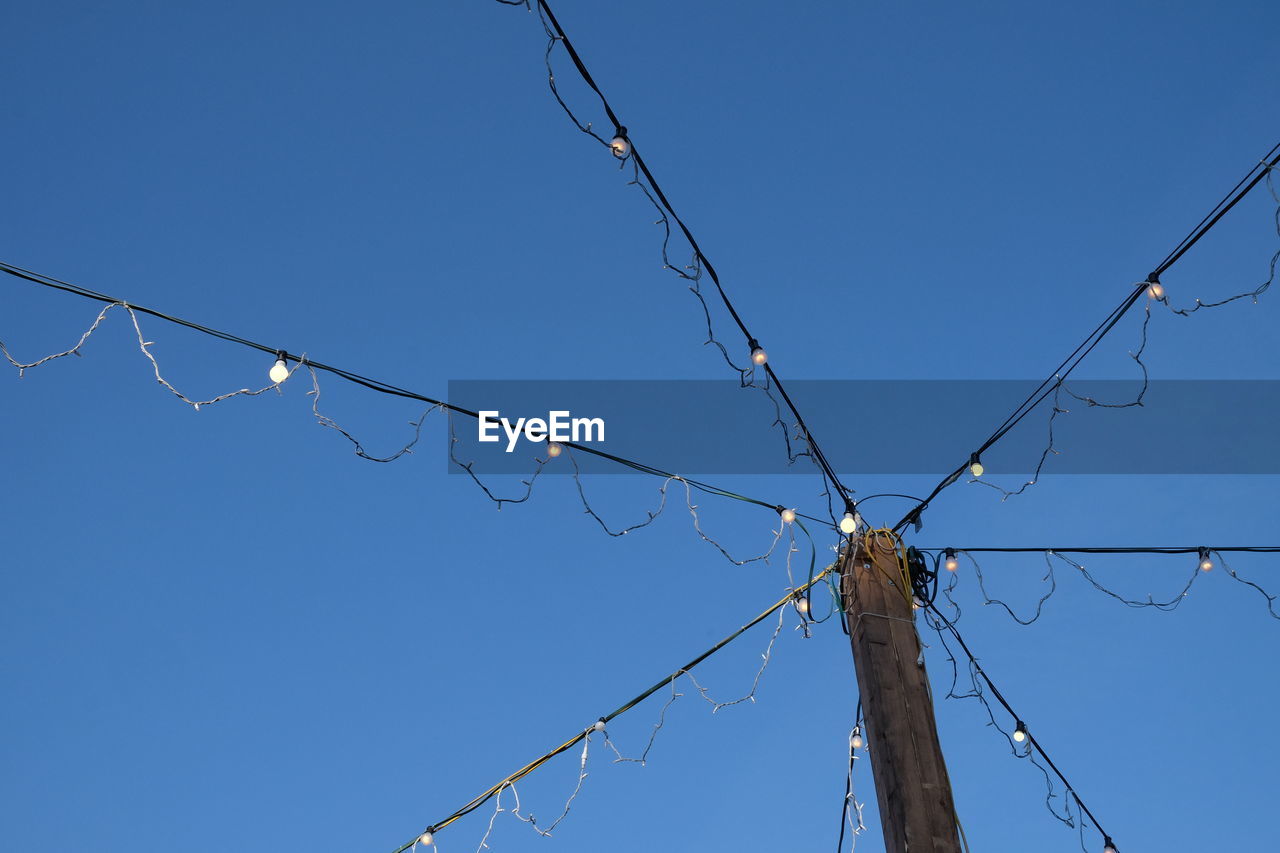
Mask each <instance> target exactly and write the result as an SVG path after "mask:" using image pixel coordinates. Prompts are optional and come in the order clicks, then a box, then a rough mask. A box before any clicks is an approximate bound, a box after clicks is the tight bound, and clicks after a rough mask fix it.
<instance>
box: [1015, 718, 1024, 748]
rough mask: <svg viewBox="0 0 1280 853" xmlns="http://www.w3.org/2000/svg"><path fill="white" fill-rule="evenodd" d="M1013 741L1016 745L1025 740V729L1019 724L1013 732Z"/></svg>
mask: <svg viewBox="0 0 1280 853" xmlns="http://www.w3.org/2000/svg"><path fill="white" fill-rule="evenodd" d="M1013 739H1014V740H1016V741H1017V742H1018V743H1022V742H1023V741H1024V740H1026V739H1027V727H1026V726H1024V725H1023V724H1022V723H1021V722H1019V723H1018V727H1017V728H1016V729H1014V730H1013Z"/></svg>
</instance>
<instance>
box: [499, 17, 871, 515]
mask: <svg viewBox="0 0 1280 853" xmlns="http://www.w3.org/2000/svg"><path fill="white" fill-rule="evenodd" d="M500 2H502V3H503V4H504V5H524V6H525V7H526V8H528V9H530V10H536V11H537V14H538V18H539V21H540V23H541V25H542V29H543V32H544V33H545V35H546V36H547V45H546V49H545V51H544V54H543V59H544V64H545V65H546V69H547V81H548V85H549V86H550V89H551V94H552V96H553V97H554V98H555V100H556V102H557V103H558V104H559V105H560V107H561V109H563V111H564V112H565V114H566V115H567V116H568V117H569V119H570V121H572V122H573V124H574V126H575V127H577V129H578V130H579V131H581V132H582V133H583V134H585V135H587V136H589V137H590V138H592V139H594V140H595V141H596V142H598V143H600V145H601V146H603V147H604V148H606V149H607V150H608V151H609V152H610V153H611V154H612V155H613V156H614V157H616V158H618V159H619V160H621V161H623V162H622V163H621V164H620V166H621V167H625V166H626V165H627V163H628V162H629V163H630V164H631V167H632V176H631V180H630V181H629V185H631V186H635V187H638V188H639V189H640V191H641V192H643V193H644V195H645V196H646V198H647V199H648V200H649V202H650V203H651V204H652V205H653V207H654V208H655V209H656V210H657V212H658V216H659V218H658V221H657V224H659V225H661V226H662V227H663V235H664V236H663V241H662V261H663V267H664V268H665V269H668V270H671V271H672V272H674V273H675V274H676V275H678V276H680V277H681V278H682V279H684V280H685V281H687V282H688V283H689V289H690V291H691V292H692V293H693V295H694V296H695V297H696V298H697V299H698V302H699V304H700V306H701V308H702V312H703V316H704V318H705V320H706V323H707V335H708V340H707V343H709V344H712V345H714V346H716V347H717V348H718V349H719V351H720V353H721V355H722V356H723V357H724V360H725V361H726V363H727V364H728V365H729V366H730V367H731V368H732V369H733V370H735V371H736V372H737V373H738V376H739V380H740V382H741V384H742V385H743V386H744V387H746V386H750V387H756V388H758V389H760V390H762V391H763V392H764V393H765V394H766V395H767V396H768V397H769V399H770V400H771V401H773V404H774V406H775V410H777V411H778V413H779V415H778V417H776V418H775V420H774V425H775V426H779V427H781V430H782V434H783V436H784V439H785V441H786V445H787V455H788V458H789V459H791V461H793V462H794V461H795V460H796V459H797V458H799V457H800V456H808V457H809V458H811V459H812V460H813V462H814V463H815V464H816V465H817V467H818V469H819V471H820V472H821V474H822V477H823V480H824V482H825V483H826V485H827V489H828V491H827V492H826V493H827V494H828V499H830V493H829V490H830V489H834V490H835V492H836V493H837V495H838V496H839V499H840V500H841V501H842V502H843V504H844V505H845V507H846V508H848V509H852V503H851V495H852V492H850V491H849V490H848V489H846V488H845V486H844V485H843V484H842V483H841V481H840V477H839V475H838V474H837V473H836V471H835V469H834V468H833V467H832V466H831V464H830V463H829V462H828V461H827V458H826V456H825V454H824V453H823V452H822V448H821V447H820V446H819V444H818V442H817V440H816V439H815V438H814V436H813V434H812V432H811V431H810V430H809V428H808V426H807V425H806V424H805V421H804V417H803V416H802V415H801V414H800V411H799V409H798V408H797V407H796V405H795V402H794V401H793V400H792V399H791V396H790V395H789V394H788V393H787V390H786V387H785V385H784V384H783V382H782V380H781V379H780V378H779V377H778V375H777V373H776V372H775V371H774V369H773V367H772V366H771V365H770V363H769V357H768V354H767V353H766V351H765V349H764V347H763V346H761V344H760V342H759V340H758V339H757V338H756V337H755V335H753V334H752V332H751V330H750V329H749V328H748V327H747V325H746V322H745V321H744V320H743V319H742V316H741V314H740V313H739V311H738V310H737V308H736V307H735V306H734V304H733V301H732V300H731V299H730V298H729V294H728V292H727V291H726V290H725V288H724V285H723V284H722V283H721V281H720V276H719V274H718V273H717V272H716V269H715V266H714V265H713V264H712V263H711V261H710V260H709V259H708V258H707V256H706V254H705V253H704V252H703V251H702V248H701V247H700V246H699V244H698V241H697V239H696V238H695V237H694V235H693V232H692V231H691V230H690V229H689V227H688V225H687V224H686V223H685V222H684V220H683V219H682V218H681V217H680V215H679V213H677V212H676V210H675V208H674V207H673V206H672V204H671V202H670V200H669V199H668V197H667V194H666V193H665V192H664V191H663V189H662V186H661V185H660V184H659V183H658V181H657V179H656V178H655V177H654V175H653V172H652V171H651V170H650V168H649V166H648V164H647V163H646V162H645V160H644V158H643V157H642V156H641V154H640V151H639V150H638V148H637V147H636V144H635V141H634V140H633V139H632V138H631V134H630V131H629V130H628V128H627V126H626V124H625V123H624V122H623V121H622V120H621V119H620V118H619V117H618V115H617V113H616V112H615V111H614V109H613V107H612V105H611V104H610V103H609V100H608V98H607V97H606V96H605V94H604V92H603V91H601V89H600V87H599V85H598V84H597V83H596V81H595V79H594V78H593V77H592V75H591V72H590V71H588V70H587V67H586V64H585V63H584V62H583V60H582V56H581V55H580V53H579V52H578V50H577V48H576V47H575V46H574V44H573V41H572V40H571V39H570V38H569V36H568V35H567V34H566V33H565V30H564V28H563V27H562V26H561V24H560V22H559V21H558V20H557V19H556V16H555V13H554V12H553V11H552V9H551V6H550V4H549V3H548V2H547V0H528V2H525V3H512V2H507V0H500ZM557 44H559V45H562V46H563V48H564V51H565V53H566V54H567V55H568V57H569V59H570V61H571V62H572V64H573V67H574V69H575V70H576V71H577V73H578V75H579V77H581V79H582V82H583V83H584V84H585V85H586V86H587V87H588V88H589V89H591V91H592V92H594V93H595V95H596V96H597V97H598V98H599V100H600V106H601V108H602V109H603V111H604V113H605V115H606V117H607V118H608V120H609V122H611V124H612V126H613V133H612V134H611V138H609V139H607V140H606V139H605V137H604V136H602V135H601V134H599V133H597V132H596V131H595V130H594V128H593V126H592V123H591V122H584V121H582V120H581V119H579V118H578V116H577V115H576V114H575V113H574V111H573V109H571V108H570V106H569V105H568V103H567V102H566V101H565V99H564V97H563V96H562V95H561V93H560V90H559V88H558V86H557V84H556V75H555V69H554V67H553V65H552V61H551V57H552V53H553V51H554V50H555V47H556V45H557ZM672 223H674V224H675V226H676V228H677V230H679V232H680V234H681V235H682V236H683V238H684V240H685V241H686V242H687V243H688V245H689V248H690V251H691V254H692V258H691V262H690V263H689V264H688V265H685V266H681V265H678V264H673V263H672V262H671V257H670V253H669V248H670V241H671V236H672V234H671V225H672ZM704 272H705V274H706V276H707V277H708V278H709V279H711V282H712V284H713V285H714V286H715V291H716V294H717V295H718V296H719V299H720V302H721V304H722V305H723V306H724V308H725V310H726V311H727V312H728V314H729V316H730V318H731V319H732V320H733V322H734V324H735V325H736V326H737V327H738V329H739V331H741V333H742V335H743V337H744V338H745V341H746V350H747V353H748V356H749V359H748V360H749V361H750V366H746V367H743V366H741V365H739V364H737V363H736V362H735V361H734V360H733V358H732V357H731V356H730V354H729V350H728V348H727V347H726V346H725V345H724V344H723V343H722V342H721V341H719V340H718V339H717V338H716V336H715V331H714V327H713V323H712V319H711V312H710V307H709V306H708V304H707V300H706V297H705V295H704V294H703V293H702V289H701V279H702V275H703V273H704ZM757 368H759V369H762V372H763V373H764V376H765V380H766V381H765V382H764V383H759V384H757V383H756V382H755V381H754V371H755V370H756V369H757ZM771 389H776V390H777V392H778V395H779V396H780V397H781V398H782V402H783V403H784V404H785V405H786V407H787V409H788V410H789V411H790V412H791V415H792V417H793V418H794V419H795V429H796V432H797V437H798V438H799V439H801V440H802V441H803V442H804V443H805V445H806V446H807V448H808V449H807V450H805V451H803V452H801V453H796V452H794V451H793V450H792V448H791V438H790V429H789V427H788V425H787V424H786V423H784V422H783V421H782V418H781V416H780V407H779V404H778V401H777V399H776V398H774V397H773V394H772V391H771ZM833 521H834V518H833Z"/></svg>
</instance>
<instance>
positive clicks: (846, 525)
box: [840, 512, 858, 533]
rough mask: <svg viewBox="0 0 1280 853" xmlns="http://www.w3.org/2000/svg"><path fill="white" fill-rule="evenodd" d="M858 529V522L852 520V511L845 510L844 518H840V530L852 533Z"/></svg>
mask: <svg viewBox="0 0 1280 853" xmlns="http://www.w3.org/2000/svg"><path fill="white" fill-rule="evenodd" d="M857 529H858V522H857V521H855V520H854V518H853V513H851V512H846V513H845V514H844V518H842V519H840V532H841V533H853V532H854V531H855V530H857Z"/></svg>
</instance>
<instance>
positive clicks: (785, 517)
mask: <svg viewBox="0 0 1280 853" xmlns="http://www.w3.org/2000/svg"><path fill="white" fill-rule="evenodd" d="M778 514H779V515H781V516H782V523H783V524H790V523H791V522H793V521H795V520H796V511H795V510H794V509H784V510H783V511H782V512H780V513H778Z"/></svg>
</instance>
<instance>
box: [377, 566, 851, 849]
mask: <svg viewBox="0 0 1280 853" xmlns="http://www.w3.org/2000/svg"><path fill="white" fill-rule="evenodd" d="M834 569H835V565H834V564H833V565H830V566H827V567H826V568H824V569H823V570H822V571H821V572H819V573H818V574H817V575H815V577H814V578H813V580H811V581H810V582H809V584H808V585H806V587H805V588H806V589H807V587H808V586H812V585H813V584H815V583H819V582H820V581H822V580H823V579H824V578H825V577H826V575H827V574H828V573H830V572H832V571H833V570H834ZM802 591H803V590H802ZM793 595H794V593H793V592H789V593H788V594H787V595H785V596H783V597H782V598H781V599H779V600H778V601H777V602H775V603H774V604H773V605H772V606H770V607H769V608H767V609H766V610H765V611H764V612H762V613H760V614H759V615H758V616H756V617H755V618H753V619H751V620H750V621H748V622H747V623H746V624H744V625H743V626H742V627H741V628H739V629H737V630H736V631H734V632H733V633H731V634H729V635H728V636H726V637H725V638H724V639H722V640H720V641H719V642H718V643H716V644H715V645H713V646H712V647H711V648H709V649H707V650H706V651H705V652H703V653H702V654H700V655H698V656H697V657H695V658H693V660H691V661H689V662H688V663H686V664H685V665H684V666H682V667H680V668H679V669H677V670H675V671H674V672H672V673H671V674H669V675H666V676H664V677H663V678H662V679H660V680H659V681H657V682H656V683H654V684H653V685H651V686H650V687H648V688H647V689H645V690H644V691H642V692H641V693H639V694H638V695H636V696H635V697H634V698H632V699H630V700H628V701H627V702H625V703H623V704H622V705H620V706H619V707H618V708H616V709H614V710H613V711H611V712H609V713H608V714H605V715H604V716H602V717H600V718H599V719H598V720H597V721H596V722H595V723H593V724H592V725H590V726H588V727H587V728H585V729H583V730H582V731H580V732H578V733H577V734H575V735H574V736H573V737H571V738H569V739H568V740H566V741H565V742H564V743H562V744H560V745H559V746H557V747H556V748H555V749H552V750H550V751H549V752H547V753H545V754H543V755H542V756H540V757H538V758H536V759H534V760H533V761H530V762H529V763H528V764H526V765H524V766H523V767H521V768H520V769H519V770H516V771H515V772H513V773H510V774H508V775H507V776H506V777H504V778H503V779H501V780H500V781H499V782H497V783H496V784H494V785H492V786H490V787H489V788H488V789H486V790H485V791H483V792H482V793H480V794H479V795H477V796H476V797H474V798H472V799H471V800H470V801H469V802H467V803H466V804H465V805H463V806H462V807H461V808H458V809H456V810H455V811H454V812H453V813H451V814H450V815H448V816H447V817H445V818H443V819H441V820H439V821H436V822H435V823H432V824H431V825H430V826H428V827H427V828H426V829H425V830H423V831H422V832H419V833H418V834H416V835H415V836H414V837H413V838H412V839H411V840H409V841H406V842H405V843H404V844H402V845H400V846H399V847H397V848H396V849H395V850H394V851H393V853H405V851H408V850H411V849H414V848H415V847H417V846H418V845H420V844H421V845H431V844H433V843H435V837H436V835H437V834H438V833H439V832H440V830H442V829H444V828H445V827H447V826H449V825H451V824H453V823H454V822H456V821H457V820H459V819H460V818H463V817H465V816H466V815H468V814H471V813H472V812H474V811H475V810H476V809H478V808H480V807H481V806H483V805H484V804H485V803H487V802H489V801H490V800H493V799H494V798H495V797H498V796H500V794H501V793H502V792H503V791H504V790H506V789H508V788H510V789H511V790H512V792H513V794H514V791H515V783H517V782H519V781H520V780H521V779H523V778H525V777H526V776H528V775H529V774H530V773H532V772H533V771H535V770H537V769H538V768H539V767H541V766H543V765H544V764H546V763H547V762H548V761H550V760H551V759H553V758H555V757H556V756H557V755H560V754H561V753H563V752H567V751H568V750H570V749H573V748H574V747H575V746H577V745H578V744H579V743H583V750H582V753H581V764H580V770H579V775H578V782H577V785H576V786H575V787H574V790H573V792H572V794H570V796H569V799H568V801H567V802H566V804H565V809H564V812H563V813H562V814H561V816H560V818H559V819H557V820H556V822H555V823H553V824H552V825H551V826H550V827H548V828H547V829H546V830H543V829H541V828H539V827H538V826H537V825H536V823H534V822H533V820H532V819H531V818H530V819H526V818H521V819H522V820H526V822H529V823H530V824H531V825H533V826H534V829H536V830H538V831H539V832H540V833H541V834H543V835H546V834H548V833H550V831H551V829H552V828H554V827H555V825H556V824H558V823H559V822H560V820H563V818H564V816H565V815H567V814H568V811H569V807H570V806H571V805H572V803H573V800H574V798H575V797H576V796H577V794H578V792H579V791H580V790H581V788H582V783H583V780H584V779H585V778H586V776H587V757H588V751H587V746H586V744H585V743H584V742H585V741H589V739H590V737H591V735H592V734H594V733H597V732H599V733H605V732H607V729H608V724H609V723H610V722H612V721H613V720H615V719H617V718H618V717H620V716H622V715H623V714H625V713H627V712H628V711H630V710H632V709H633V708H635V707H636V706H638V705H640V704H641V703H642V702H644V701H645V700H646V699H648V698H649V697H650V696H652V695H654V694H655V693H657V692H658V691H659V690H662V689H663V688H664V687H670V688H671V691H672V695H671V698H670V699H668V701H667V703H666V705H664V706H663V708H662V711H661V713H660V716H659V723H658V725H657V726H655V727H654V730H653V733H652V734H651V736H650V738H649V744H648V746H646V748H645V751H644V753H643V754H642V756H641V758H639V759H636V761H637V762H638V763H640V764H643V763H644V761H645V759H646V758H647V756H648V753H649V749H650V748H651V747H652V746H653V739H654V737H656V735H657V732H658V730H659V729H661V727H662V721H663V720H664V719H665V715H666V711H667V708H668V707H670V705H671V703H672V702H674V701H675V700H676V699H677V698H679V696H680V694H679V693H677V692H676V689H675V682H676V681H677V680H679V679H680V678H681V677H684V676H688V677H689V678H690V680H692V671H693V669H694V668H695V667H697V666H698V665H699V664H701V663H702V662H703V661H705V660H707V659H708V658H710V657H711V656H712V655H714V654H716V653H717V652H719V651H720V650H721V649H723V648H724V647H725V646H727V645H729V644H730V643H732V642H733V641H734V640H736V639H737V638H738V637H741V636H742V635H743V634H745V633H746V632H747V631H749V630H750V629H751V628H753V627H755V626H756V625H758V624H760V623H761V622H763V621H764V620H765V619H768V618H769V617H770V616H771V615H773V614H774V613H781V614H782V615H783V616H785V613H786V610H785V608H786V607H787V605H788V604H790V602H791V601H792V600H793ZM781 620H782V616H780V617H779V626H778V628H777V629H776V630H775V631H774V633H773V636H772V637H771V639H770V641H769V646H768V648H767V649H766V651H765V653H764V655H763V658H764V664H763V665H762V666H761V668H760V670H759V671H758V672H757V674H756V678H755V680H754V681H753V683H752V688H751V692H750V693H749V694H747V696H744V697H743V698H741V699H737V700H734V701H732V702H717V701H716V700H715V699H713V698H711V697H710V696H708V695H707V693H706V691H705V690H704V689H703V688H702V687H701V686H700V685H698V684H697V682H693V683H694V684H695V686H697V689H698V691H699V693H700V694H701V695H702V696H703V698H704V699H706V700H707V701H708V702H710V703H711V704H712V706H713V711H718V710H720V709H721V708H724V707H728V706H729V705H734V704H738V703H740V702H746V701H754V696H755V692H756V688H757V687H758V686H759V683H760V677H761V675H762V674H763V672H764V668H765V667H766V666H768V663H769V655H770V652H771V651H772V649H773V644H774V641H775V640H776V639H777V637H778V634H779V633H780V631H781ZM606 737H607V735H606ZM614 752H615V753H616V754H617V755H618V759H619V760H623V761H625V760H627V759H625V758H624V757H623V756H622V754H621V752H619V751H618V750H617V748H616V747H614ZM516 809H517V811H518V809H519V805H518V801H517V807H516ZM502 810H503V809H502V807H501V803H499V804H498V807H497V810H496V811H495V813H494V818H493V819H491V820H490V823H489V830H488V831H486V833H485V839H484V840H482V841H481V848H483V847H484V846H485V841H486V840H487V839H488V837H489V834H490V833H491V832H492V829H493V820H494V819H496V817H497V814H499V813H500V812H501V811H502Z"/></svg>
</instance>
